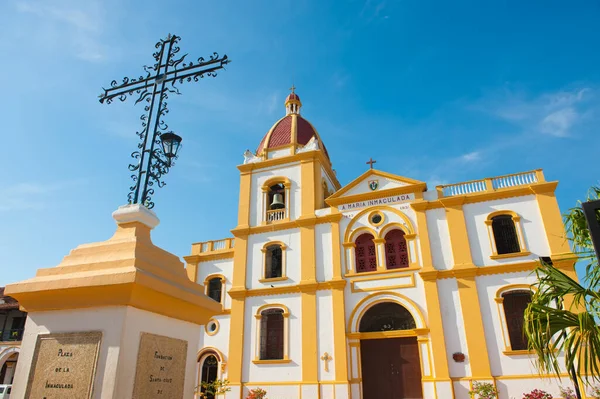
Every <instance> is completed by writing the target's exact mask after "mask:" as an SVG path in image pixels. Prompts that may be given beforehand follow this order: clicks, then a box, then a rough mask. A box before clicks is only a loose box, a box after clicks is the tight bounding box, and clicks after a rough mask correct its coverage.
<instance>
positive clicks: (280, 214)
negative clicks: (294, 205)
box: [267, 209, 285, 223]
mask: <svg viewBox="0 0 600 399" xmlns="http://www.w3.org/2000/svg"><path fill="white" fill-rule="evenodd" d="M283 219H285V209H275V210H272V211H267V223H272V222H278V221H280V220H283Z"/></svg>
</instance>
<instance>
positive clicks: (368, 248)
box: [355, 233, 377, 273]
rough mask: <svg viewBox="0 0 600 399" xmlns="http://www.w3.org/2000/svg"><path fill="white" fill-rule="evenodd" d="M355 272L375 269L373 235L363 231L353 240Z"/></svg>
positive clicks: (375, 256)
mask: <svg viewBox="0 0 600 399" xmlns="http://www.w3.org/2000/svg"><path fill="white" fill-rule="evenodd" d="M355 244H356V248H355V257H356V272H357V273H364V272H374V271H376V270H377V255H376V254H375V243H374V242H373V236H372V235H371V234H369V233H364V234H361V235H360V236H358V238H357V239H356V241H355Z"/></svg>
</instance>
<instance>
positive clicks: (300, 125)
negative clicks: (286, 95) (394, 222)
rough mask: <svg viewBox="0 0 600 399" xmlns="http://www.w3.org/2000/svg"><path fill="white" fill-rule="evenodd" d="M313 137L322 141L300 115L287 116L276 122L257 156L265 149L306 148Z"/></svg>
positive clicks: (261, 143) (263, 141)
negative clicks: (291, 145) (286, 146)
mask: <svg viewBox="0 0 600 399" xmlns="http://www.w3.org/2000/svg"><path fill="white" fill-rule="evenodd" d="M291 95H292V94H291ZM293 95H295V94H293ZM294 119H295V120H296V123H295V124H294V123H293V122H294ZM294 125H295V128H296V129H295V131H293V130H294V129H293V126H294ZM313 137H315V138H316V139H317V140H319V141H320V138H319V134H318V133H317V130H316V129H315V128H314V127H313V125H311V123H310V122H309V121H307V120H306V119H304V118H303V117H301V116H300V115H298V114H290V115H286V116H284V117H283V118H281V119H280V120H278V121H277V122H275V124H274V125H273V127H272V128H271V129H269V131H268V132H267V134H266V135H265V137H263V139H262V140H261V142H260V144H259V146H258V149H257V150H256V154H257V155H260V154H261V153H262V152H263V150H264V149H265V148H269V149H270V148H277V147H282V146H285V145H290V144H297V145H300V146H304V145H306V144H308V142H309V141H310V139H312V138H313ZM294 139H295V140H294ZM320 144H321V146H322V148H323V149H324V151H325V154H327V150H325V146H324V145H323V143H322V142H321V143H320Z"/></svg>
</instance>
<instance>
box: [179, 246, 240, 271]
mask: <svg viewBox="0 0 600 399" xmlns="http://www.w3.org/2000/svg"><path fill="white" fill-rule="evenodd" d="M233 254H234V249H233V248H230V249H221V250H218V251H214V252H203V253H201V254H197V255H188V256H184V257H183V259H185V261H186V262H188V263H195V264H196V267H197V266H198V263H200V262H208V261H212V260H221V259H231V258H233Z"/></svg>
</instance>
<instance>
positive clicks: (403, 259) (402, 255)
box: [385, 229, 409, 269]
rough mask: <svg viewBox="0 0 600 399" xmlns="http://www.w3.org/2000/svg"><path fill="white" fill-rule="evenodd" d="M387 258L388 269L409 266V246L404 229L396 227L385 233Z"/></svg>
mask: <svg viewBox="0 0 600 399" xmlns="http://www.w3.org/2000/svg"><path fill="white" fill-rule="evenodd" d="M385 260H386V267H387V268H388V269H400V268H403V267H408V264H409V261H408V246H407V245H406V238H404V231H402V230H399V229H395V230H391V231H390V232H389V233H387V234H386V235H385Z"/></svg>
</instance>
